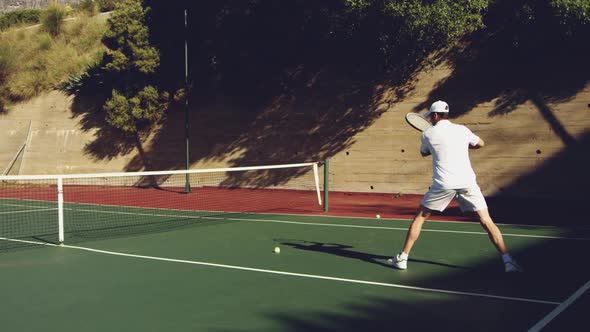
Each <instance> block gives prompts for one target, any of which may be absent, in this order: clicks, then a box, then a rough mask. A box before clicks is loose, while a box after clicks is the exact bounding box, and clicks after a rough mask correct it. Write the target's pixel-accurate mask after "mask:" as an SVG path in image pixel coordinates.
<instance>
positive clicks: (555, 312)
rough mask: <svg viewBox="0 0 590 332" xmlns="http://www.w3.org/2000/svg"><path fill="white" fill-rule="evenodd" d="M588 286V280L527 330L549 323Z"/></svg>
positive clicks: (589, 286) (535, 329)
mask: <svg viewBox="0 0 590 332" xmlns="http://www.w3.org/2000/svg"><path fill="white" fill-rule="evenodd" d="M589 288H590V280H588V281H587V282H586V284H584V285H583V286H582V287H580V288H579V289H578V290H577V291H575V292H574V294H572V295H571V296H570V297H569V298H568V299H567V300H565V301H563V302H561V303H560V304H559V306H557V308H555V309H553V311H551V312H550V313H549V314H547V316H545V317H543V319H541V320H540V321H538V322H537V324H535V325H534V326H533V327H531V328H530V329H529V332H538V331H541V330H542V329H543V328H544V327H545V326H546V325H547V324H549V323H550V322H551V321H552V320H553V319H554V318H555V317H557V315H559V314H560V313H562V312H563V311H564V310H565V309H566V308H567V307H569V306H570V305H571V304H572V303H573V302H574V301H575V300H576V299H577V298H579V297H580V296H582V294H584V292H586V291H587V290H588V289H589Z"/></svg>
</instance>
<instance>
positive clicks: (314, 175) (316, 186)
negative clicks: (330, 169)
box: [313, 163, 322, 205]
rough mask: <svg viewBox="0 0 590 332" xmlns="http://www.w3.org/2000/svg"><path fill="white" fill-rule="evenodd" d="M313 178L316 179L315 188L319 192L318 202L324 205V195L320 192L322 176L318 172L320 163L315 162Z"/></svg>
mask: <svg viewBox="0 0 590 332" xmlns="http://www.w3.org/2000/svg"><path fill="white" fill-rule="evenodd" d="M313 178H314V181H315V190H316V192H317V194H318V204H319V205H322V195H321V194H320V176H319V172H318V163H314V164H313Z"/></svg>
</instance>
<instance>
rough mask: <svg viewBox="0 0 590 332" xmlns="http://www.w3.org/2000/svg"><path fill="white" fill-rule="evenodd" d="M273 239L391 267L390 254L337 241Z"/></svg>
mask: <svg viewBox="0 0 590 332" xmlns="http://www.w3.org/2000/svg"><path fill="white" fill-rule="evenodd" d="M275 241H280V243H281V244H283V245H286V246H290V247H292V248H294V249H298V250H305V251H314V252H320V253H325V254H330V255H336V256H340V257H345V258H351V259H358V260H361V261H363V262H367V263H372V264H377V265H381V266H384V267H386V268H390V269H391V268H392V267H391V266H389V265H387V264H386V263H385V261H387V259H389V258H391V256H383V255H374V254H370V253H366V252H360V251H355V250H352V249H353V248H354V247H353V246H350V245H344V244H338V243H322V242H314V241H305V240H281V239H275ZM409 262H410V263H412V262H415V263H421V264H431V265H438V266H444V267H448V268H454V269H465V268H466V267H464V266H458V265H452V264H445V263H441V262H435V261H429V260H423V259H414V258H411V259H410V260H409Z"/></svg>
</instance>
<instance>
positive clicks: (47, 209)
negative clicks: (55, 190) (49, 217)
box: [0, 208, 57, 214]
mask: <svg viewBox="0 0 590 332" xmlns="http://www.w3.org/2000/svg"><path fill="white" fill-rule="evenodd" d="M55 210H57V208H44V209H37V210H20V211H6V212H0V214H16V213H29V212H43V211H55Z"/></svg>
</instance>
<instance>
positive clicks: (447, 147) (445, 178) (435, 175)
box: [420, 120, 479, 189]
mask: <svg viewBox="0 0 590 332" xmlns="http://www.w3.org/2000/svg"><path fill="white" fill-rule="evenodd" d="M478 142H479V137H478V136H477V135H475V134H474V133H472V132H471V130H469V129H468V128H467V127H465V126H462V125H457V124H454V123H451V122H450V121H449V120H440V121H439V122H437V123H436V125H435V126H433V127H432V128H430V129H428V130H426V131H424V132H423V133H422V146H421V147H420V151H422V152H423V153H428V152H430V154H432V168H433V172H432V188H433V189H462V188H470V187H473V186H474V185H477V182H476V180H475V172H473V168H472V167H471V162H470V160H469V147H468V145H469V144H470V145H472V146H475V145H477V143H478Z"/></svg>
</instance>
